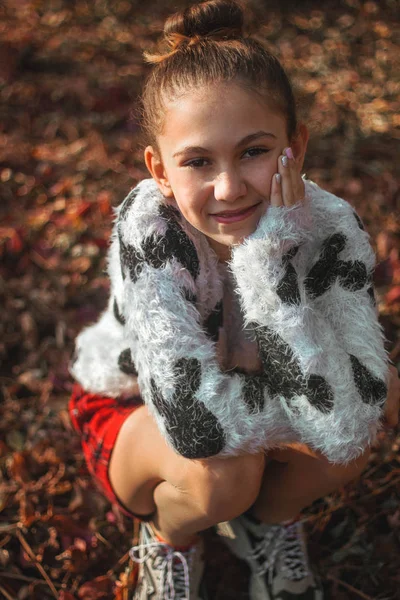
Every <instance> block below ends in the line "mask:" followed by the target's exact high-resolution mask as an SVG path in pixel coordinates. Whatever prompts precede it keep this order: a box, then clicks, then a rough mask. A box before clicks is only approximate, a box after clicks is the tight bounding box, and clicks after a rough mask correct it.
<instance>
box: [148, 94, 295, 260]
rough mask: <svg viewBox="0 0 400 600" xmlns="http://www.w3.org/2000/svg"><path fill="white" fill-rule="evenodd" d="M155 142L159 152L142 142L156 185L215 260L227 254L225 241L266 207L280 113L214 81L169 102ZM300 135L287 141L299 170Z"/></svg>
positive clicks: (250, 225) (280, 139) (282, 134)
mask: <svg viewBox="0 0 400 600" xmlns="http://www.w3.org/2000/svg"><path fill="white" fill-rule="evenodd" d="M300 137H301V136H300ZM157 142H158V147H159V150H160V156H159V155H158V154H157V153H156V152H155V151H154V149H153V148H152V147H151V146H149V147H147V148H146V150H145V160H146V165H147V167H148V169H149V171H150V173H151V175H152V176H153V177H154V179H155V180H156V181H157V183H158V186H159V188H160V190H161V192H162V193H163V194H164V196H166V197H167V198H169V199H170V202H171V203H173V204H175V205H176V206H177V207H178V208H179V210H180V212H181V213H182V214H183V216H184V217H185V218H186V220H187V221H189V223H190V224H191V225H192V226H193V227H195V228H196V229H198V230H199V231H201V232H202V233H204V235H206V236H207V238H208V240H209V243H210V245H211V247H212V248H213V249H214V250H215V252H216V253H217V255H218V257H219V258H220V260H227V259H229V256H230V249H229V248H230V246H232V245H234V244H238V243H240V242H241V241H242V240H243V238H245V237H247V236H248V235H250V234H251V233H252V232H253V231H254V230H255V229H256V227H257V224H258V221H259V219H260V217H261V216H262V214H263V213H265V211H266V210H267V209H268V205H269V197H270V191H271V180H272V177H273V175H274V174H275V173H277V171H278V167H277V164H278V162H277V161H278V157H279V156H280V155H281V154H282V152H283V150H284V148H286V147H288V146H289V140H288V137H287V133H286V120H285V118H284V117H283V115H282V114H281V113H279V112H277V111H274V110H272V109H271V108H269V107H268V105H267V104H266V103H265V102H264V101H263V100H262V98H261V97H260V96H258V95H257V94H256V93H255V92H252V91H249V90H247V89H245V88H243V87H242V86H240V85H238V84H237V83H221V84H215V85H214V86H211V87H208V88H205V89H201V90H199V89H194V90H192V91H190V92H188V93H187V94H185V95H184V96H182V97H180V98H179V99H177V100H174V101H173V102H170V103H168V104H167V106H166V109H165V118H164V126H163V131H162V133H161V135H159V137H158V139H157ZM293 142H294V143H293ZM303 142H304V140H303V141H302V140H292V146H291V147H292V150H293V152H294V154H295V158H296V159H300V160H297V161H296V163H297V162H298V164H299V170H300V169H301V166H302V162H303V156H304V152H305V145H306V144H305V143H303ZM300 154H301V156H300ZM242 211H245V212H243V213H242V214H236V215H233V214H229V213H233V212H239V213H241V212H242Z"/></svg>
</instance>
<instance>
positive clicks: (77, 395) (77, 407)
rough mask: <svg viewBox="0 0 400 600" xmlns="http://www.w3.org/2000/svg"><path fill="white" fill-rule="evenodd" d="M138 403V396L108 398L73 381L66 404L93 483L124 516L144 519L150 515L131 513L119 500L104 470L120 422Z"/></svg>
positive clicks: (106, 471) (107, 464) (139, 402)
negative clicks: (90, 391)
mask: <svg viewBox="0 0 400 600" xmlns="http://www.w3.org/2000/svg"><path fill="white" fill-rule="evenodd" d="M140 406H143V402H142V400H141V398H140V396H132V397H130V398H126V399H121V398H108V397H105V396H101V395H98V394H91V393H89V392H86V391H85V390H84V389H83V388H82V387H81V386H80V385H79V384H77V383H76V384H75V385H74V387H73V391H72V396H71V399H70V401H69V406H68V408H69V414H70V418H71V421H72V425H73V426H74V429H75V430H76V431H77V432H78V434H79V435H80V436H81V442H82V449H83V454H84V457H85V460H86V464H87V466H88V469H89V472H90V473H91V475H92V476H93V478H94V480H95V482H96V484H97V486H98V487H99V488H100V490H101V491H102V492H103V493H104V494H105V496H106V497H107V498H108V500H109V501H110V502H112V503H113V504H117V505H118V506H119V507H120V509H121V510H122V511H123V512H124V513H125V514H127V515H128V516H130V517H139V518H141V519H147V518H148V517H149V516H150V515H135V514H134V513H132V512H131V511H130V510H129V509H128V508H126V507H125V506H124V505H123V504H122V502H121V500H119V498H118V497H117V496H116V494H115V492H114V490H113V488H112V485H111V482H110V478H109V473H108V469H109V465H110V459H111V453H112V450H113V448H114V445H115V441H116V439H117V436H118V433H119V431H120V429H121V427H122V424H123V423H124V421H125V419H126V418H127V417H128V416H129V415H130V414H131V413H132V411H134V410H136V409H137V408H139V407H140Z"/></svg>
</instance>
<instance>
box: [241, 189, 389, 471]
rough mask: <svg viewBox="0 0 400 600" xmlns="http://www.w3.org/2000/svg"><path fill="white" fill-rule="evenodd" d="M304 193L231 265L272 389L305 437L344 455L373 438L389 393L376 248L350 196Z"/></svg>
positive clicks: (272, 212) (333, 455)
mask: <svg viewBox="0 0 400 600" xmlns="http://www.w3.org/2000/svg"><path fill="white" fill-rule="evenodd" d="M306 191H307V194H306V201H305V202H304V203H302V204H300V203H299V204H297V205H295V206H293V207H270V208H269V210H268V211H267V213H266V214H265V215H264V216H263V217H262V219H261V220H260V223H259V225H258V228H257V230H256V231H255V232H254V233H253V234H252V235H250V236H249V237H248V238H247V239H246V240H245V242H244V243H243V244H241V245H239V246H236V247H235V248H234V250H233V253H232V260H231V263H230V267H231V270H232V272H233V274H234V277H235V279H236V283H237V292H238V294H239V296H240V301H241V304H242V308H243V311H244V314H245V319H246V323H247V324H251V326H252V327H253V328H254V332H255V336H256V339H257V342H258V345H259V351H260V357H261V360H262V362H263V365H264V369H265V374H266V378H267V389H268V392H269V394H270V395H271V396H275V397H279V401H280V402H281V403H282V404H283V406H284V407H285V410H286V414H287V416H288V418H289V420H290V423H291V425H292V427H293V429H294V430H295V431H296V432H297V433H298V434H299V436H300V438H301V440H302V441H303V442H304V443H307V444H309V445H310V446H311V447H313V448H315V449H317V450H319V451H321V452H322V453H323V454H324V455H325V456H327V458H328V459H329V460H331V461H332V462H343V463H346V462H348V461H350V460H352V459H355V458H356V457H357V456H358V455H360V454H361V453H362V452H363V450H364V449H365V448H366V446H367V445H368V444H370V443H371V442H372V441H373V440H374V437H375V435H376V432H377V429H378V427H379V423H380V418H381V416H382V406H383V404H384V402H385V398H386V395H387V376H388V362H387V356H386V352H385V349H384V337H383V333H382V328H381V326H380V325H379V323H378V319H377V313H376V309H375V305H374V297H373V296H374V294H373V289H372V283H371V281H372V273H373V269H374V264H375V256H374V252H373V250H372V248H371V246H370V244H369V236H368V234H367V233H366V232H365V230H364V228H363V226H362V223H361V220H360V218H359V217H358V215H356V213H355V212H354V210H353V209H352V207H351V206H350V205H349V204H348V203H347V202H345V201H344V200H342V199H340V198H337V197H336V196H333V195H332V194H328V193H327V192H323V191H322V190H320V188H318V186H315V184H312V183H311V182H306ZM249 265H251V268H249Z"/></svg>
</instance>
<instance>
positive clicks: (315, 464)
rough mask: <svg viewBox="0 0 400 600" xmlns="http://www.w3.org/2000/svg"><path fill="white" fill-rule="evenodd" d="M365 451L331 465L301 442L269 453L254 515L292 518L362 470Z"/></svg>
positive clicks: (271, 519)
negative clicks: (349, 459) (353, 458)
mask: <svg viewBox="0 0 400 600" xmlns="http://www.w3.org/2000/svg"><path fill="white" fill-rule="evenodd" d="M368 457H369V451H366V452H365V453H364V454H363V455H362V456H361V457H360V458H358V459H357V460H355V461H353V462H351V463H349V464H348V465H346V466H343V465H333V464H332V463H330V462H329V461H328V460H327V459H326V458H325V457H324V456H322V455H321V454H319V453H316V452H313V451H311V450H310V449H309V448H307V447H306V446H303V445H301V444H298V445H294V446H292V447H291V448H289V449H285V450H278V451H275V452H272V453H270V454H269V455H268V458H269V459H270V460H269V462H268V464H267V465H266V467H265V471H264V477H263V482H262V485H261V489H260V494H259V496H258V498H257V500H256V502H255V504H254V506H253V514H254V515H255V516H256V517H257V518H258V519H260V520H261V521H263V522H264V523H280V522H282V521H285V520H287V519H292V518H294V517H296V516H297V515H298V513H299V512H300V511H301V510H303V509H304V508H306V507H307V506H309V505H310V504H311V503H312V502H314V500H317V499H318V498H321V497H323V496H325V495H326V494H329V493H331V492H333V491H334V490H336V489H338V488H340V487H342V486H343V485H345V484H346V483H348V482H349V481H351V480H352V479H354V478H356V477H357V476H358V475H360V473H361V472H362V470H363V469H364V467H365V465H366V463H367V461H368Z"/></svg>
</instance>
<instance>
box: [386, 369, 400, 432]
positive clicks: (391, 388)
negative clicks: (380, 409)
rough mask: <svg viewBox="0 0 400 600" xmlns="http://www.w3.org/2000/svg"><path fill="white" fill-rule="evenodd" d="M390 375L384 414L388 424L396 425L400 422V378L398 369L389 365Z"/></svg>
mask: <svg viewBox="0 0 400 600" xmlns="http://www.w3.org/2000/svg"><path fill="white" fill-rule="evenodd" d="M389 371H390V376H389V382H388V393H387V398H386V402H385V409H384V416H385V421H386V423H387V425H388V426H390V427H396V425H398V422H399V404H400V380H399V376H398V373H397V369H396V368H395V367H394V366H392V365H391V366H390V367H389Z"/></svg>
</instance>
